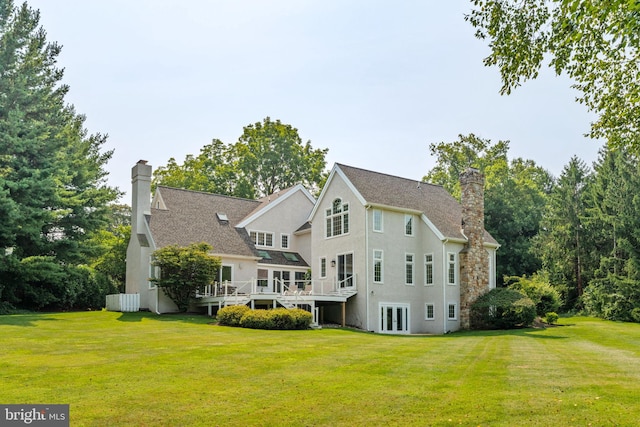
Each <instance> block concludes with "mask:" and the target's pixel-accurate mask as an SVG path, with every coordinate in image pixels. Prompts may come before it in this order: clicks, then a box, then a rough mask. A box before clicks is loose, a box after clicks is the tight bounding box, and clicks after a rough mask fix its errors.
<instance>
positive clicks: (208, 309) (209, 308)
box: [207, 303, 211, 317]
mask: <svg viewBox="0 0 640 427" xmlns="http://www.w3.org/2000/svg"><path fill="white" fill-rule="evenodd" d="M207 315H209V317H211V303H209V304H207Z"/></svg>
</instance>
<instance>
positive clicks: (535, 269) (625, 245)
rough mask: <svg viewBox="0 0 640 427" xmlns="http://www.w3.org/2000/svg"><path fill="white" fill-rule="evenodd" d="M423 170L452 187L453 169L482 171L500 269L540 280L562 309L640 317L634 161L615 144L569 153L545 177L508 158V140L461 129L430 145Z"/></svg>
mask: <svg viewBox="0 0 640 427" xmlns="http://www.w3.org/2000/svg"><path fill="white" fill-rule="evenodd" d="M430 148H431V153H432V155H434V156H436V158H437V164H436V166H435V167H434V168H433V169H432V170H431V171H430V172H429V173H428V174H427V175H426V176H425V178H424V179H425V180H426V181H429V182H433V183H438V184H441V185H443V186H445V188H447V189H448V190H449V191H450V192H451V193H452V194H454V195H459V193H460V189H459V184H458V181H457V177H458V176H459V174H460V172H462V171H463V170H464V169H465V168H466V167H469V166H472V167H476V168H478V169H480V170H481V171H482V172H483V173H484V174H485V179H486V183H485V225H486V228H487V230H488V231H489V232H490V233H491V234H492V235H493V236H494V237H495V238H496V239H497V240H498V242H500V244H501V245H502V247H501V248H500V249H499V251H498V255H497V274H498V281H499V283H500V284H504V278H505V277H508V276H528V277H530V278H531V277H534V278H535V280H537V281H540V282H544V283H549V284H550V285H552V286H553V287H554V288H555V289H557V290H558V291H559V292H560V294H561V295H562V297H563V303H564V307H563V308H564V310H565V311H583V312H585V313H587V314H591V315H595V316H598V317H603V318H605V319H611V320H624V321H635V322H640V164H639V162H638V158H637V156H636V155H633V154H631V153H627V152H625V151H624V149H617V150H611V149H609V148H607V147H604V148H602V149H601V151H600V154H599V158H598V160H597V161H596V162H595V163H594V164H593V165H592V166H589V165H587V164H586V163H585V162H583V161H582V160H580V159H579V158H578V157H573V158H571V159H570V160H569V162H568V163H567V165H566V166H565V167H564V169H563V170H562V172H561V173H560V176H558V177H553V176H552V175H551V174H550V173H549V172H547V171H546V170H545V169H543V168H542V167H540V166H538V165H536V164H535V162H533V161H531V160H523V159H520V158H516V159H509V158H508V150H509V142H508V141H499V142H497V143H492V142H491V141H490V140H486V139H482V138H478V137H477V136H475V135H473V134H471V135H460V138H459V140H458V141H454V142H451V143H446V142H442V143H439V144H432V145H431V146H430Z"/></svg>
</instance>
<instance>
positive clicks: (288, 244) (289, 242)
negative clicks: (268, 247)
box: [280, 233, 291, 249]
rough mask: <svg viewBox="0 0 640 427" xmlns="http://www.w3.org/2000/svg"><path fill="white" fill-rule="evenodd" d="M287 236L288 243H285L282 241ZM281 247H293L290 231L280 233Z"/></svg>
mask: <svg viewBox="0 0 640 427" xmlns="http://www.w3.org/2000/svg"><path fill="white" fill-rule="evenodd" d="M285 237H286V238H287V245H286V246H285V245H283V244H282V241H283V239H284V238H285ZM280 248H282V249H289V248H291V235H290V234H289V233H280Z"/></svg>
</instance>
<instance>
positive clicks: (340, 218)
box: [325, 198, 349, 237]
mask: <svg viewBox="0 0 640 427" xmlns="http://www.w3.org/2000/svg"><path fill="white" fill-rule="evenodd" d="M325 217H326V224H327V227H326V228H327V234H326V236H327V237H333V236H340V235H342V234H347V233H349V204H348V203H342V199H340V198H337V199H335V200H334V201H333V203H332V204H331V208H329V209H327V210H326V211H325Z"/></svg>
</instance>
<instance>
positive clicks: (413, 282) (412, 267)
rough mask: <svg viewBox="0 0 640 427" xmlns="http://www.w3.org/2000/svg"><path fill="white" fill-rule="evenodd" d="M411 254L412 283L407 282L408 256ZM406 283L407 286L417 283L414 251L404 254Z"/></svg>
mask: <svg viewBox="0 0 640 427" xmlns="http://www.w3.org/2000/svg"><path fill="white" fill-rule="evenodd" d="M409 255H411V263H410V264H411V283H407V264H409V262H408V261H407V256H409ZM404 284H405V285H407V286H415V285H416V256H415V254H412V253H405V254H404Z"/></svg>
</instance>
